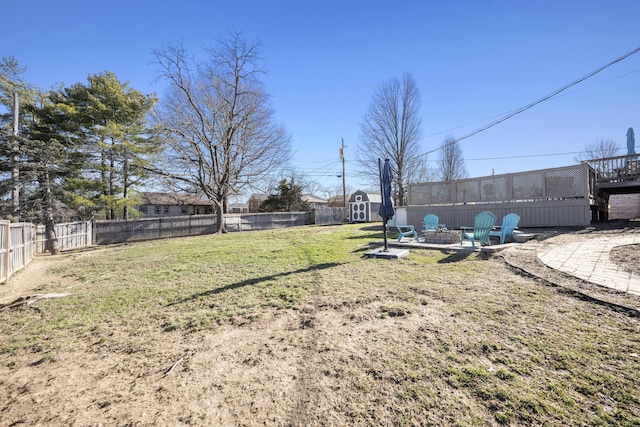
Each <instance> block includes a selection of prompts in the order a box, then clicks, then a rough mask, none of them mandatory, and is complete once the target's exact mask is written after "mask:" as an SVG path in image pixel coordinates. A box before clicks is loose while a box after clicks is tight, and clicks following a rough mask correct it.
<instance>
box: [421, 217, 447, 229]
mask: <svg viewBox="0 0 640 427" xmlns="http://www.w3.org/2000/svg"><path fill="white" fill-rule="evenodd" d="M439 221H440V218H438V216H437V215H434V214H428V215H426V216H425V217H424V219H423V222H424V230H425V231H428V230H437V229H439V228H446V227H447V226H446V225H444V224H438V222H439Z"/></svg>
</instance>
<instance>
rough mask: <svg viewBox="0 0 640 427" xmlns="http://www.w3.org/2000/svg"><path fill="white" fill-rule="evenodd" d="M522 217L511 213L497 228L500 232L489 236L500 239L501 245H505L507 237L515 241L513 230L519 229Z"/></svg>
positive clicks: (497, 231)
mask: <svg viewBox="0 0 640 427" xmlns="http://www.w3.org/2000/svg"><path fill="white" fill-rule="evenodd" d="M519 222H520V217H519V216H518V215H517V214H514V213H510V214H508V215H505V216H504V218H502V225H501V226H499V227H496V228H497V229H498V230H493V231H491V232H490V233H489V236H495V237H499V238H500V244H501V245H504V239H505V237H510V238H511V239H513V230H514V229H516V228H518V223H519Z"/></svg>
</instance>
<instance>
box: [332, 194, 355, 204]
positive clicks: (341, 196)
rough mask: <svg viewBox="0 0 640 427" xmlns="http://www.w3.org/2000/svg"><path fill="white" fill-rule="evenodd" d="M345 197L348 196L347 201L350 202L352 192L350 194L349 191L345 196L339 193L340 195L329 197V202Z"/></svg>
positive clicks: (340, 200) (339, 200) (338, 200)
mask: <svg viewBox="0 0 640 427" xmlns="http://www.w3.org/2000/svg"><path fill="white" fill-rule="evenodd" d="M343 197H346V199H347V202H349V199H350V198H351V194H348V193H347V194H345V195H344V196H343V195H342V194H339V195H337V196H332V197H329V203H332V202H333V203H335V202H342V198H343Z"/></svg>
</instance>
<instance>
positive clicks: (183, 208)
mask: <svg viewBox="0 0 640 427" xmlns="http://www.w3.org/2000/svg"><path fill="white" fill-rule="evenodd" d="M180 212H182V213H183V214H186V213H187V212H188V209H187V207H186V206H183V207H182V209H181V210H180Z"/></svg>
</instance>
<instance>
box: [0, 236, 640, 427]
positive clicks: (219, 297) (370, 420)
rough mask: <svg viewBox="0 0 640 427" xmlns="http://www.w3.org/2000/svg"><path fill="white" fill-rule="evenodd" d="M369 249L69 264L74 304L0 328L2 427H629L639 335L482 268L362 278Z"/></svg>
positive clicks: (443, 265)
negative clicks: (137, 426) (0, 338)
mask: <svg viewBox="0 0 640 427" xmlns="http://www.w3.org/2000/svg"><path fill="white" fill-rule="evenodd" d="M380 237H381V234H380V233H379V232H377V231H375V230H371V229H369V228H367V227H363V226H359V225H348V226H342V227H322V228H318V227H300V228H295V229H287V230H272V231H264V232H248V233H235V234H228V235H225V236H204V237H200V238H190V239H173V240H166V241H161V242H147V243H140V244H133V245H127V246H124V247H122V250H120V251H117V252H112V253H109V254H105V255H104V256H95V257H91V258H84V259H78V260H77V261H75V262H73V263H70V264H67V265H66V266H65V267H64V270H65V271H64V274H65V275H66V285H67V286H72V287H71V288H70V289H68V290H67V291H68V292H71V293H72V297H69V298H65V299H59V300H48V301H42V302H38V304H37V308H33V307H21V308H19V309H16V310H11V311H2V312H0V329H1V331H0V332H1V333H2V334H3V337H5V339H4V340H3V341H2V343H0V378H2V380H0V390H1V392H2V394H3V395H4V396H6V399H4V403H2V404H0V421H1V422H0V423H1V424H12V423H18V424H20V423H23V424H74V425H93V424H97V423H104V424H141V425H151V424H155V425H158V424H160V425H166V424H171V425H203V426H204V425H363V426H364V425H460V426H463V425H464V426H472V425H542V424H545V425H637V424H638V423H640V401H639V399H638V394H637V392H636V390H637V384H638V383H639V382H640V372H639V370H638V369H637V367H638V361H639V359H638V353H639V352H640V351H639V349H638V347H639V344H640V328H639V323H638V319H637V318H631V317H628V316H626V315H624V314H622V313H618V312H615V311H613V310H612V309H610V308H608V307H606V306H602V305H595V304H593V303H590V302H587V301H582V300H579V299H576V298H574V297H573V296H571V295H568V294H566V293H563V292H562V291H561V289H558V288H554V287H548V286H545V285H544V284H543V283H540V282H537V281H535V280H533V279H531V278H526V277H521V276H518V275H515V274H514V273H513V272H511V271H510V270H508V269H507V268H506V267H505V266H504V265H503V263H502V261H501V260H500V259H497V258H491V259H488V260H487V259H481V258H479V257H478V255H476V254H470V253H464V254H459V253H443V252H440V251H435V250H413V251H412V253H411V255H410V256H409V257H407V258H405V259H401V260H394V261H389V260H381V259H369V258H364V257H363V252H364V250H365V249H366V248H367V245H368V243H369V242H370V241H372V240H377V239H380ZM57 274H58V275H59V276H60V275H62V272H61V271H59V272H57ZM34 402H36V403H37V405H36V406H34ZM34 408H35V409H34Z"/></svg>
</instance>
